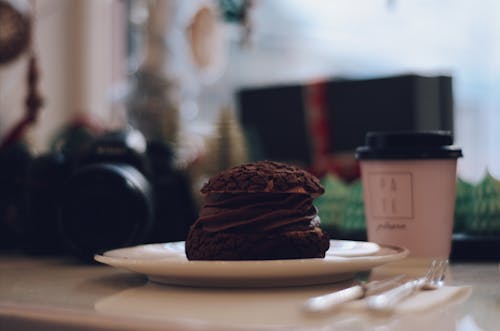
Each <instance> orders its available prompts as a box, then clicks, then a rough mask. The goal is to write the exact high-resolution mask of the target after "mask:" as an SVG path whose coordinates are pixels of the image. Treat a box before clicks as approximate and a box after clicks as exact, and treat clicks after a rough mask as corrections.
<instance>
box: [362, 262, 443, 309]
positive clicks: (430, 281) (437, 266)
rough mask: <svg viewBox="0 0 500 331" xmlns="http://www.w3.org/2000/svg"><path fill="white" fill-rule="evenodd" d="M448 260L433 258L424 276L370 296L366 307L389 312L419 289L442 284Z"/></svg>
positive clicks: (428, 288)
mask: <svg viewBox="0 0 500 331" xmlns="http://www.w3.org/2000/svg"><path fill="white" fill-rule="evenodd" d="M447 268H448V260H434V261H432V264H431V267H430V268H429V270H428V271H427V273H426V274H425V276H423V277H421V278H418V279H415V280H411V281H409V282H406V283H404V284H402V285H400V286H397V287H395V288H393V289H390V290H388V291H386V292H384V293H381V294H378V295H375V296H372V297H370V298H369V299H368V300H367V307H368V309H370V310H373V311H379V312H390V311H393V310H394V309H395V308H396V306H397V304H398V303H400V302H401V301H402V300H404V299H406V298H407V297H409V296H411V295H412V294H414V293H416V292H417V291H419V290H435V289H438V288H440V287H441V286H443V284H444V279H445V276H446V269H447Z"/></svg>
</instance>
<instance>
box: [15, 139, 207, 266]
mask: <svg viewBox="0 0 500 331" xmlns="http://www.w3.org/2000/svg"><path fill="white" fill-rule="evenodd" d="M172 159H173V153H172V150H171V148H170V147H169V146H168V145H166V144H164V143H160V142H149V143H146V141H145V139H144V137H143V135H142V134H141V133H140V132H139V131H136V130H133V129H125V130H120V131H116V132H108V133H106V134H104V135H100V136H98V137H97V138H96V139H94V140H92V141H91V142H90V143H88V144H86V147H85V148H80V149H79V151H78V153H74V152H73V153H68V152H64V151H60V152H53V153H50V154H46V155H42V156H39V157H37V158H35V159H34V160H33V162H32V164H31V166H30V167H29V171H28V180H27V185H28V188H27V199H26V215H25V220H26V222H25V229H24V230H25V231H24V232H25V234H26V236H25V238H26V241H25V243H26V245H25V246H26V248H27V249H28V250H30V251H31V252H40V253H57V252H70V253H71V254H73V255H76V256H78V257H80V258H83V259H85V260H91V259H92V257H93V255H94V254H95V253H98V252H101V251H103V250H107V249H112V248H118V247H125V246H132V245H137V244H143V243H159V242H169V241H178V240H184V239H185V237H186V235H187V232H188V230H189V226H190V225H191V224H192V223H193V222H194V220H195V219H196V216H197V210H196V204H195V202H194V199H193V196H192V194H191V188H190V184H189V180H188V177H187V176H186V175H185V174H184V173H183V172H181V171H179V170H177V169H175V167H174V166H173V161H172Z"/></svg>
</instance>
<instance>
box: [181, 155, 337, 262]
mask: <svg viewBox="0 0 500 331" xmlns="http://www.w3.org/2000/svg"><path fill="white" fill-rule="evenodd" d="M201 192H202V193H203V194H205V204H204V206H203V208H202V210H201V212H200V215H199V217H198V219H197V220H196V222H195V223H194V224H193V225H192V227H191V229H190V231H189V234H188V237H187V239H186V255H187V257H188V259H189V260H270V259H300V258H322V257H324V256H325V252H326V250H328V248H329V246H330V239H329V236H328V234H327V233H325V232H324V231H322V230H321V228H320V227H319V223H320V220H319V217H318V215H317V210H316V208H315V207H314V206H313V204H312V202H313V199H314V197H316V196H318V195H321V194H322V193H323V192H324V189H323V187H322V186H321V184H320V183H319V180H318V179H317V178H316V177H314V176H312V175H311V174H309V173H308V172H306V171H304V170H302V169H299V168H297V167H293V166H290V165H286V164H283V163H279V162H272V161H260V162H255V163H249V164H243V165H240V166H237V167H234V168H231V169H229V170H226V171H223V172H221V173H219V174H217V175H215V176H214V177H212V178H211V179H210V180H209V181H208V183H206V184H205V185H204V186H203V188H202V189H201Z"/></svg>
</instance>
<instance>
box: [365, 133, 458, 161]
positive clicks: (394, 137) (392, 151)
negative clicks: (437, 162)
mask: <svg viewBox="0 0 500 331" xmlns="http://www.w3.org/2000/svg"><path fill="white" fill-rule="evenodd" d="M365 144H366V145H365V146H361V147H358V148H357V149H356V158H357V159H358V160H370V159H456V158H459V157H461V156H462V150H461V149H460V148H459V147H457V146H454V145H453V136H452V135H451V133H450V132H449V131H378V132H368V133H367V134H366V139H365Z"/></svg>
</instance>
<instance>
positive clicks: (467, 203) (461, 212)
mask: <svg viewBox="0 0 500 331" xmlns="http://www.w3.org/2000/svg"><path fill="white" fill-rule="evenodd" d="M473 188H474V185H472V184H470V183H467V182H466V181H464V180H462V179H461V178H459V179H458V181H457V196H456V202H455V222H454V226H453V232H454V233H462V232H465V228H466V225H467V222H469V221H470V220H471V217H472V194H473Z"/></svg>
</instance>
